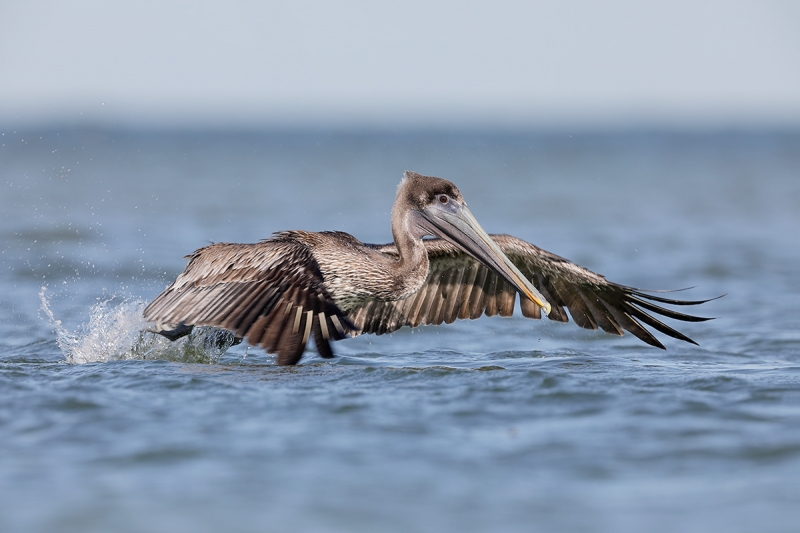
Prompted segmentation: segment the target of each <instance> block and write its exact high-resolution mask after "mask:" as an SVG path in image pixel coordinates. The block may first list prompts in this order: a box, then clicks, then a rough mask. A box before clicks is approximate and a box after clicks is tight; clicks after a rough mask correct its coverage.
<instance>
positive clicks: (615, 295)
mask: <svg viewBox="0 0 800 533" xmlns="http://www.w3.org/2000/svg"><path fill="white" fill-rule="evenodd" d="M392 236H393V237H394V243H392V244H385V245H374V244H364V243H362V242H359V241H358V240H357V239H355V238H354V237H352V236H351V235H348V234H347V233H342V232H321V233H311V232H306V231H285V232H280V233H275V234H274V235H273V236H272V237H271V238H269V239H266V240H263V241H261V242H259V243H256V244H229V243H218V244H212V245H210V246H206V247H205V248H201V249H199V250H197V251H196V252H194V253H193V254H192V255H190V256H187V258H188V259H189V264H188V265H187V266H186V269H185V270H184V271H183V273H181V274H180V275H179V276H178V278H177V279H176V280H175V282H174V283H173V284H172V285H170V286H169V287H167V289H165V290H164V292H162V293H161V294H160V295H158V297H156V299H155V300H153V301H152V302H151V303H150V305H148V306H147V308H146V309H145V310H144V316H145V318H146V319H147V320H149V321H152V322H154V323H155V326H154V329H153V330H152V331H156V332H158V333H161V334H163V335H165V336H166V337H168V338H170V339H172V340H174V339H176V338H178V337H180V336H183V335H186V334H188V333H189V332H190V331H191V328H192V327H193V326H195V325H201V326H217V327H220V328H224V329H226V330H229V331H231V332H233V333H234V334H235V335H236V336H237V337H239V338H245V339H247V341H248V342H249V343H250V344H252V345H258V346H261V347H262V348H264V349H265V350H266V351H267V352H268V353H275V354H277V361H278V363H279V364H281V365H293V364H296V363H297V362H298V361H299V360H300V358H301V357H302V355H303V351H304V349H305V346H306V344H307V342H308V339H309V337H310V336H311V335H312V334H313V336H314V343H315V344H316V347H317V351H318V352H319V354H320V355H321V356H322V357H325V358H329V357H333V352H332V350H331V347H330V344H329V341H331V340H340V339H343V338H345V337H346V336H348V335H351V334H360V333H375V334H377V335H381V334H383V333H389V332H392V331H395V330H397V329H399V328H401V327H403V326H411V327H417V326H419V325H422V324H437V325H438V324H441V323H442V322H446V323H448V324H450V323H452V322H453V321H455V319H456V318H471V319H474V318H478V317H480V316H481V315H483V314H485V315H487V316H492V315H497V314H499V315H500V316H510V315H511V314H512V313H513V311H514V303H515V300H516V297H517V293H520V295H521V296H520V306H521V308H522V314H523V315H524V316H526V317H528V318H537V319H538V318H541V316H542V311H543V312H544V313H545V314H546V315H547V317H548V318H550V319H551V320H556V321H559V322H567V321H568V318H567V313H566V311H565V308H566V309H569V312H570V314H571V315H572V318H573V320H574V321H575V323H576V324H578V325H579V326H581V327H583V328H588V329H594V330H596V329H597V328H598V327H600V328H602V329H603V330H604V331H607V332H609V333H613V334H615V335H622V334H623V330H627V331H629V332H630V333H632V334H633V335H635V336H636V337H638V338H639V339H641V340H643V341H644V342H646V343H647V344H649V345H651V346H656V347H658V348H662V349H663V348H664V346H663V345H662V344H661V342H659V341H658V339H656V338H655V337H654V336H653V335H652V334H651V333H650V332H649V331H648V330H646V329H645V328H644V326H643V325H642V323H644V324H646V325H648V326H650V327H652V328H654V329H656V330H658V331H660V332H661V333H664V334H666V335H669V336H670V337H674V338H676V339H681V340H684V341H686V342H690V343H693V344H696V343H695V342H694V341H693V340H692V339H690V338H689V337H687V336H685V335H683V334H682V333H680V332H678V331H676V330H674V329H672V328H671V327H669V326H667V325H666V324H664V323H662V322H661V321H659V320H657V319H656V318H655V317H653V316H652V315H650V314H648V313H647V311H650V312H652V313H656V314H659V315H663V316H666V317H669V318H673V319H677V320H683V321H687V322H699V321H703V320H709V319H708V318H703V317H696V316H692V315H687V314H683V313H679V312H676V311H673V310H670V309H665V308H663V307H661V306H659V305H656V304H654V303H653V302H659V303H666V304H672V305H696V304H701V303H705V302H707V301H709V300H701V301H687V300H674V299H668V298H663V297H660V296H655V295H653V294H648V293H646V292H642V291H641V290H638V289H634V288H631V287H626V286H624V285H618V284H616V283H612V282H610V281H607V280H606V279H605V277H603V276H601V275H599V274H595V273H594V272H592V271H590V270H587V269H585V268H583V267H580V266H578V265H576V264H574V263H571V262H570V261H568V260H566V259H564V258H562V257H559V256H557V255H554V254H551V253H550V252H547V251H545V250H542V249H541V248H537V247H536V246H534V245H532V244H530V243H527V242H525V241H523V240H521V239H517V238H516V237H511V236H510V235H491V236H490V235H488V234H487V233H486V232H485V231H484V230H483V228H481V226H480V225H479V224H478V221H477V220H475V217H473V216H472V213H471V212H470V211H469V209H467V203H466V202H465V201H464V199H463V197H462V196H461V193H460V192H459V190H458V189H457V188H456V186H455V185H453V184H452V183H451V182H449V181H447V180H444V179H441V178H434V177H429V176H422V175H420V174H417V173H414V172H406V173H405V176H404V177H403V180H402V181H401V182H400V185H399V187H398V190H397V198H396V200H395V202H394V207H393V208H392ZM426 236H433V237H435V238H433V239H429V240H423V237H426Z"/></svg>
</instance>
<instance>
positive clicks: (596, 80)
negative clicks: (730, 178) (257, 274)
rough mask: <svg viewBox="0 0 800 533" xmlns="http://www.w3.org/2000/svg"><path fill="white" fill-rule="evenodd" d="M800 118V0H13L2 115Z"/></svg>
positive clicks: (703, 123)
mask: <svg viewBox="0 0 800 533" xmlns="http://www.w3.org/2000/svg"><path fill="white" fill-rule="evenodd" d="M74 121H81V122H85V123H94V124H101V125H103V124H111V123H117V124H123V125H156V126H167V127H169V126H195V125H199V126H209V125H210V126H214V125H219V126H240V125H242V126H271V125H297V126H304V125H326V126H389V127H395V126H458V125H474V126H481V125H488V126H496V127H503V126H514V127H520V126H521V127H553V126H556V127H558V126H568V127H580V126H589V127H608V126H611V127H617V126H630V125H656V126H659V125H664V126H678V127H720V126H722V127H725V126H752V125H755V126H763V125H780V126H790V127H798V126H800V2H798V1H791V0H787V1H783V2H780V1H772V2H770V1H764V0H762V1H736V0H727V1H722V0H720V1H699V0H691V1H663V2H653V1H648V2H641V1H625V0H609V1H603V2H601V1H591V2H590V1H585V2H579V1H562V0H553V1H551V2H522V1H519V2H507V1H506V2H504V1H498V0H494V1H487V2H482V1H460V2H456V1H432V0H424V1H416V0H404V1H402V2H377V1H357V0H347V1H339V2H333V1H330V2H328V1H323V0H304V1H297V0H295V1H291V2H265V1H240V2H232V1H225V2H222V1H219V2H210V1H165V0H158V1H149V0H136V1H114V2H108V1H99V0H98V1H90V0H82V1H66V0H64V1H39V2H22V1H14V0H0V124H6V125H10V124H11V125H16V124H20V125H31V124H33V125H36V124H68V123H71V122H74Z"/></svg>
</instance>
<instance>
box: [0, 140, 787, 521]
mask: <svg viewBox="0 0 800 533" xmlns="http://www.w3.org/2000/svg"><path fill="white" fill-rule="evenodd" d="M0 133H2V136H0V145H2V146H0V209H2V211H0V530H3V531H81V532H89V531H170V532H174V531H192V532H203V531H286V530H295V531H376V530H380V531H437V532H440V531H608V532H623V531H637V532H638V531H718V530H727V531H731V532H736V531H796V530H797V527H798V524H800V303H799V302H800V298H799V297H800V276H798V272H800V270H798V268H799V267H798V265H800V236H798V228H800V135H798V134H796V133H791V132H789V133H787V132H743V133H713V134H712V133H708V134H699V133H674V132H622V133H620V132H617V133H579V132H573V133H570V132H553V133H547V132H528V133H526V132H516V133H514V132H506V133H497V132H481V131H472V132H394V133H391V132H389V133H387V132H163V131H162V132H148V131H123V130H119V131H106V130H80V129H71V130H70V129H61V130H42V131H14V130H3V131H1V132H0ZM406 169H409V170H415V171H417V172H421V173H424V174H430V175H437V176H441V177H444V178H448V179H450V180H452V181H454V182H455V183H456V184H457V186H458V187H459V188H460V189H461V191H462V193H463V194H464V197H465V199H466V200H467V202H468V203H469V205H470V209H471V210H472V212H473V213H474V214H475V216H476V218H477V219H478V220H479V221H480V222H481V224H482V225H483V226H484V228H486V230H487V231H489V232H492V233H510V234H512V235H516V236H518V237H520V238H523V239H526V240H528V241H530V242H533V243H535V244H537V245H539V246H541V247H543V248H545V249H548V250H550V251H552V252H555V253H557V254H559V255H562V256H565V257H568V258H570V259H572V260H574V261H576V262H578V263H579V264H582V265H584V266H586V267H588V268H591V269H593V270H595V271H597V272H600V273H602V274H604V275H606V276H607V277H608V278H609V279H610V280H612V281H617V282H620V283H624V284H626V285H632V286H636V287H642V288H645V289H677V288H685V287H689V286H692V287H695V288H693V289H691V290H689V291H686V292H683V293H678V295H679V296H681V297H683V296H685V297H686V298H690V299H703V298H709V297H714V296H719V295H721V294H726V296H725V297H723V298H721V299H719V300H715V301H713V302H709V303H707V304H705V305H703V306H700V307H699V308H692V309H691V311H692V312H696V313H697V314H700V315H704V316H712V317H717V318H716V320H713V321H710V322H704V323H696V324H684V323H677V324H676V323H674V322H673V323H671V325H673V326H676V327H677V328H678V329H679V330H681V331H683V332H684V333H686V334H687V335H689V336H690V337H692V338H693V339H695V340H696V341H697V342H698V343H699V346H694V345H690V344H687V343H683V342H680V341H676V340H673V339H669V338H664V336H663V335H660V334H658V333H656V335H657V336H659V338H661V339H662V341H663V342H664V343H665V345H666V346H667V350H666V351H661V350H658V349H655V348H651V347H649V346H646V345H644V344H643V343H641V342H640V341H638V339H636V338H635V337H633V336H631V335H626V336H624V337H621V338H618V337H614V336H610V335H607V334H604V333H602V332H592V331H585V330H581V329H580V328H578V327H577V326H576V325H575V324H574V323H569V324H557V323H553V322H550V321H548V320H544V321H532V320H528V319H525V318H523V317H522V316H521V315H520V314H519V312H517V314H516V315H515V316H513V317H510V318H499V317H494V318H482V319H480V320H476V321H459V322H457V323H455V324H452V325H450V326H441V327H429V328H426V327H423V328H420V329H417V330H409V329H407V328H405V329H402V330H400V331H398V332H396V333H394V334H392V335H387V336H381V337H375V336H368V335H365V336H360V337H357V338H355V339H348V340H345V341H342V342H337V343H335V344H334V345H333V347H334V350H335V351H336V353H337V357H336V358H335V359H333V360H323V359H321V358H319V357H318V356H317V355H316V353H315V352H314V351H313V349H311V350H309V351H307V352H306V354H305V356H304V358H303V360H302V361H301V364H300V365H298V366H297V367H278V366H276V365H275V362H274V359H273V358H272V356H269V355H267V354H265V353H263V352H262V351H261V350H259V349H254V348H252V347H248V346H247V345H246V344H241V345H232V338H230V337H229V336H228V337H226V336H225V335H224V334H221V333H220V332H219V331H217V330H213V329H211V328H198V330H197V331H196V332H194V333H193V334H192V336H190V337H189V338H186V339H183V340H181V341H178V342H176V343H170V342H169V341H167V340H166V339H163V338H161V337H158V336H155V335H153V334H151V333H147V332H145V331H144V330H145V329H146V327H147V324H146V323H145V322H144V321H143V319H142V316H141V312H142V309H143V307H144V306H145V305H146V303H147V302H148V301H149V300H150V299H152V298H153V297H155V296H156V295H157V294H158V293H159V292H160V291H161V290H163V288H164V287H166V285H168V284H169V283H170V282H171V281H172V280H173V279H174V278H175V276H176V275H177V274H178V273H179V272H180V271H181V270H182V268H183V267H184V265H185V259H183V256H185V255H186V254H188V253H191V252H192V251H193V250H194V249H196V248H199V247H201V246H204V245H206V244H208V243H210V242H223V241H229V242H256V241H257V240H259V239H262V238H265V237H268V236H269V235H270V234H271V233H272V232H274V231H279V230H286V229H306V230H327V229H338V230H343V231H347V232H350V233H352V234H353V235H355V236H356V237H357V238H359V239H361V240H362V241H365V242H387V241H389V240H390V239H391V234H390V230H389V214H390V210H391V205H392V202H393V200H394V193H395V190H396V185H397V183H398V182H399V180H400V178H401V177H402V172H403V170H406Z"/></svg>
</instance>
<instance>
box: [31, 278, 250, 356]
mask: <svg viewBox="0 0 800 533" xmlns="http://www.w3.org/2000/svg"><path fill="white" fill-rule="evenodd" d="M45 291H46V287H42V289H41V291H40V292H39V299H40V300H41V302H42V304H41V310H42V312H43V313H44V315H45V316H46V317H47V321H48V324H49V325H50V327H52V328H53V331H54V332H55V334H56V342H57V343H58V347H59V348H60V349H61V352H62V353H63V354H64V357H65V359H66V360H67V362H68V363H73V364H82V363H96V362H107V361H120V360H126V359H141V360H155V359H161V360H167V361H179V362H185V363H216V362H218V361H219V359H220V357H222V355H223V354H224V353H225V352H226V351H227V350H228V348H230V347H231V346H232V345H233V344H234V342H235V338H234V335H233V334H232V333H229V332H227V331H224V330H221V329H219V328H210V327H198V328H195V329H194V331H192V333H191V334H189V335H187V336H186V337H183V338H182V339H179V340H177V341H174V342H172V341H169V340H168V339H166V338H164V337H162V336H161V335H157V334H154V333H151V332H148V331H144V330H145V329H146V328H147V327H148V326H149V325H150V324H149V323H148V322H147V321H146V320H145V319H144V317H143V316H142V312H143V311H144V307H145V305H146V303H145V302H144V301H142V300H139V299H135V298H119V297H111V298H109V299H107V300H103V301H100V302H98V303H96V304H95V305H93V306H91V307H90V308H89V321H88V322H86V323H83V324H81V325H80V326H79V327H78V329H77V330H75V331H69V330H68V329H67V328H66V327H64V325H63V323H62V322H61V320H59V319H57V318H56V316H55V314H54V313H53V310H52V309H51V307H50V302H49V301H48V299H47V296H46V294H45Z"/></svg>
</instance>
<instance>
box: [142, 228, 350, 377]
mask: <svg viewBox="0 0 800 533" xmlns="http://www.w3.org/2000/svg"><path fill="white" fill-rule="evenodd" d="M187 258H188V259H189V264H188V265H187V266H186V269H185V270H184V271H183V273H181V274H180V275H179V276H178V278H177V279H176V280H175V282H174V283H173V284H172V285H170V286H169V287H167V289H166V290H164V292H162V293H161V294H160V295H159V296H158V297H156V299H155V300H153V301H152V302H151V303H150V305H148V306H147V308H145V310H144V317H145V318H146V319H147V320H150V321H152V322H156V323H161V324H173V325H180V324H185V325H197V326H217V327H221V328H225V329H227V330H230V331H232V332H234V333H235V334H236V335H237V336H239V337H243V338H246V339H247V340H248V342H250V343H251V344H253V345H259V346H261V347H263V348H264V349H265V350H266V351H267V352H269V353H276V354H277V355H278V363H279V364H295V363H296V362H297V361H299V360H300V357H302V355H303V350H304V348H305V346H306V343H307V341H308V338H309V336H310V334H311V333H312V332H313V334H314V342H315V343H316V345H317V350H318V351H319V353H320V355H321V356H323V357H333V352H332V351H331V347H330V344H329V342H328V341H329V340H330V339H333V340H339V339H343V338H344V337H345V336H346V334H347V333H348V331H351V330H352V329H353V326H352V324H351V323H350V322H349V320H348V319H347V317H346V316H345V315H344V314H343V313H342V311H341V310H340V309H339V308H338V307H337V306H336V304H335V303H334V301H333V299H332V298H331V296H330V294H328V292H327V291H326V290H325V288H324V287H323V284H322V274H321V273H320V270H319V266H318V265H317V262H316V261H315V260H314V258H313V256H312V255H311V252H310V251H309V250H308V248H307V247H306V246H305V245H303V244H302V243H300V242H297V241H295V240H293V239H292V238H291V236H289V235H285V234H284V235H282V234H277V235H276V236H275V237H273V238H271V239H268V240H265V241H262V242H260V243H257V244H227V243H219V244H212V245H211V246H206V247H205V248H201V249H199V250H197V251H196V252H194V253H193V254H192V255H190V256H187Z"/></svg>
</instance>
